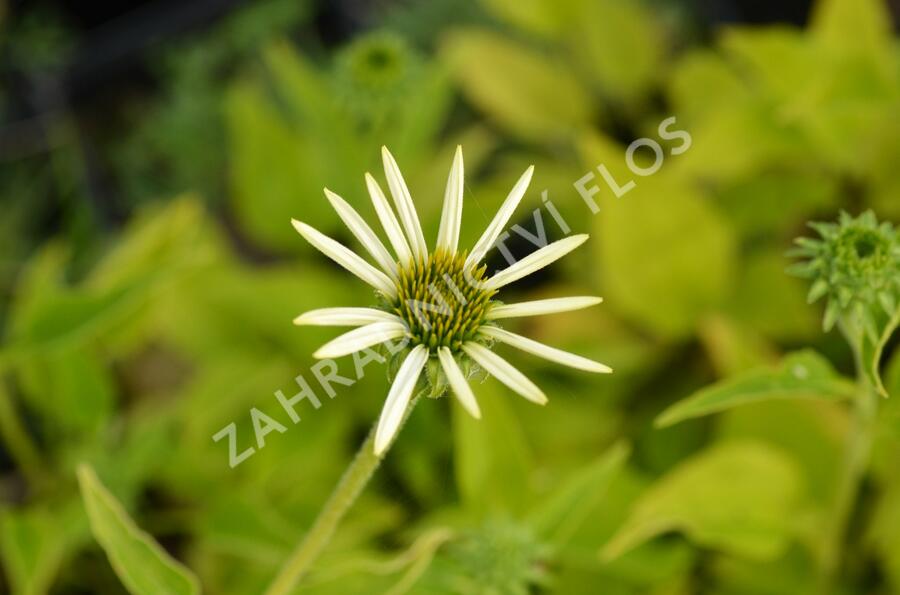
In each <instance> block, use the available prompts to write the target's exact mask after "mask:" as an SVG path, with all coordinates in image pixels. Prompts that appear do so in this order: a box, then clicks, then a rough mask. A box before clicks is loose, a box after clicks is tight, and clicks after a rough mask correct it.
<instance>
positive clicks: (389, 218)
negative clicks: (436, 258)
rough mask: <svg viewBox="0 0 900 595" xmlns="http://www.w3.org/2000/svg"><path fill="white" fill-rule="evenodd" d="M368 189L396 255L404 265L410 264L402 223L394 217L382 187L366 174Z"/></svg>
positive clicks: (409, 252) (410, 254)
mask: <svg viewBox="0 0 900 595" xmlns="http://www.w3.org/2000/svg"><path fill="white" fill-rule="evenodd" d="M366 188H367V189H368V190H369V196H370V197H371V198H372V205H373V206H374V207H375V213H376V214H377V215H378V220H379V221H381V227H383V228H384V232H385V233H386V234H387V236H388V240H389V241H390V242H391V246H393V247H394V253H396V254H397V258H398V259H399V260H400V262H401V263H402V264H406V263H408V262H409V261H411V260H412V251H410V249H409V244H408V243H407V241H406V237H405V236H404V235H403V229H402V228H401V227H400V222H399V221H397V216H396V215H394V210H393V209H392V208H391V205H390V204H388V201H387V198H386V197H385V196H384V192H382V191H381V186H379V185H378V182H377V181H376V180H375V178H373V177H372V174H370V173H366Z"/></svg>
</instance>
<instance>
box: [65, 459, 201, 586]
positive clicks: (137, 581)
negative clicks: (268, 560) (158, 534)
mask: <svg viewBox="0 0 900 595" xmlns="http://www.w3.org/2000/svg"><path fill="white" fill-rule="evenodd" d="M78 482H79V484H80V486H81V495H82V498H83V499H84V505H85V509H86V510H87V513H88V518H89V519H90V524H91V530H92V531H93V533H94V537H95V538H96V539H97V541H98V542H100V545H101V546H102V547H103V549H104V550H105V551H106V555H107V556H108V557H109V561H110V564H112V567H113V569H114V570H115V571H116V574H117V575H118V576H119V579H121V581H122V583H123V584H124V585H125V587H126V588H127V589H128V591H129V592H130V593H132V594H133V595H196V594H199V593H200V585H199V583H198V582H197V578H196V577H195V576H194V575H193V573H191V571H190V570H188V569H187V568H185V567H184V566H183V565H181V564H180V563H179V562H177V561H176V560H175V559H173V558H172V557H171V556H170V555H169V554H168V553H166V551H165V550H163V549H162V547H160V545H159V544H158V543H156V541H154V540H153V538H152V537H151V536H150V535H148V534H147V533H145V532H144V531H142V530H141V529H140V528H138V526H137V525H135V524H134V521H132V520H131V518H130V517H129V516H128V513H127V512H125V510H124V509H123V508H122V505H121V504H120V503H119V502H118V501H117V500H116V499H115V497H114V496H113V495H112V494H110V493H109V491H108V490H107V489H106V488H105V487H104V486H103V484H102V483H100V480H99V479H98V478H97V475H96V474H95V473H94V471H93V469H91V467H90V466H88V465H81V466H80V467H79V468H78Z"/></svg>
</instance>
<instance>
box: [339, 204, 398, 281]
mask: <svg viewBox="0 0 900 595" xmlns="http://www.w3.org/2000/svg"><path fill="white" fill-rule="evenodd" d="M325 196H326V197H328V202H330V203H331V206H332V207H334V210H335V211H337V214H338V217H340V218H341V221H343V222H344V224H345V225H346V226H347V229H349V230H350V233H352V234H353V236H354V237H355V238H356V239H357V240H359V243H360V244H362V245H363V248H365V249H366V252H368V253H369V254H370V255H371V256H372V258H374V259H375V262H377V263H378V265H379V266H380V267H381V268H382V270H384V272H385V273H387V274H388V276H389V277H391V279H393V280H396V279H397V263H396V262H395V261H394V259H393V258H392V257H391V254H390V252H388V251H387V248H385V247H384V244H382V243H381V240H379V239H378V236H377V235H375V232H374V231H372V228H371V227H369V224H368V223H366V222H365V221H364V220H363V218H362V217H360V216H359V213H357V212H356V210H355V209H354V208H353V207H351V206H350V205H349V204H348V203H347V201H345V200H344V199H343V198H341V197H340V196H338V195H337V194H335V193H334V192H332V191H331V190H329V189H328V188H326V189H325Z"/></svg>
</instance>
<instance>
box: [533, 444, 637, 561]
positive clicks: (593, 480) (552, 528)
mask: <svg viewBox="0 0 900 595" xmlns="http://www.w3.org/2000/svg"><path fill="white" fill-rule="evenodd" d="M629 450H630V449H629V447H628V446H627V445H626V444H624V443H621V442H620V443H618V444H615V445H614V446H613V447H612V448H610V449H609V450H608V451H607V452H606V453H604V454H603V455H602V456H600V457H598V458H597V459H596V460H595V461H594V462H592V463H590V464H589V465H587V466H586V467H585V468H584V469H581V470H579V471H578V472H576V473H575V474H573V476H572V477H570V478H568V479H567V480H566V481H565V482H564V483H563V485H561V486H559V487H558V488H557V489H556V490H554V492H553V493H552V494H550V495H549V496H547V497H545V498H543V499H542V501H541V504H540V505H539V506H537V507H536V508H535V509H533V510H532V511H531V512H530V513H529V515H528V523H529V525H530V526H531V527H532V529H533V530H534V532H535V533H536V534H537V535H538V536H539V537H541V538H542V539H543V540H544V541H546V542H547V543H550V544H553V545H555V546H562V545H565V543H566V542H567V541H568V540H569V539H570V538H571V536H572V534H574V532H575V531H576V530H577V529H578V527H579V525H581V523H583V522H584V520H585V518H586V517H587V516H588V515H589V514H590V512H591V510H592V509H593V508H594V507H595V506H597V503H598V502H599V500H600V499H601V498H602V497H603V495H604V494H605V493H606V490H607V488H609V485H610V483H611V482H612V480H613V479H614V478H615V477H616V476H617V474H618V472H619V470H620V469H621V468H622V466H623V465H624V464H625V461H626V459H627V458H628V454H629Z"/></svg>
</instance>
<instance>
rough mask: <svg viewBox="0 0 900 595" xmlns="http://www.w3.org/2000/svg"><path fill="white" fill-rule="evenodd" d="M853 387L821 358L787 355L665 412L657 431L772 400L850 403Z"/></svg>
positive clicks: (806, 352) (812, 353)
mask: <svg viewBox="0 0 900 595" xmlns="http://www.w3.org/2000/svg"><path fill="white" fill-rule="evenodd" d="M855 394H856V385H855V384H854V383H853V382H851V381H850V380H848V379H846V378H843V377H842V376H840V375H838V373H837V372H835V370H834V368H832V367H831V364H829V363H828V360H826V359H825V358H824V357H822V356H821V355H819V354H818V353H816V352H815V351H812V350H804V351H798V352H796V353H792V354H789V355H787V356H785V358H784V359H783V360H782V361H781V363H780V364H779V365H778V366H776V367H774V368H768V367H767V368H760V369H755V370H752V371H749V372H746V373H744V374H738V375H737V376H734V377H732V378H728V379H726V380H723V381H721V382H717V383H715V384H713V385H711V386H708V387H706V388H703V389H701V390H699V391H697V392H696V393H694V394H693V395H691V396H690V397H688V398H686V399H684V400H682V401H679V402H678V403H675V404H674V405H672V406H671V407H669V408H668V409H666V410H665V411H664V412H663V413H662V414H661V415H660V416H659V417H658V418H657V419H656V425H657V426H660V427H666V426H671V425H673V424H676V423H679V422H681V421H684V420H686V419H692V418H695V417H701V416H704V415H710V414H712V413H718V412H720V411H725V410H727V409H731V408H732V407H737V406H740V405H746V404H749V403H757V402H759V401H768V400H772V399H818V400H824V401H840V400H843V399H851V398H853V396H854V395H855Z"/></svg>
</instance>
